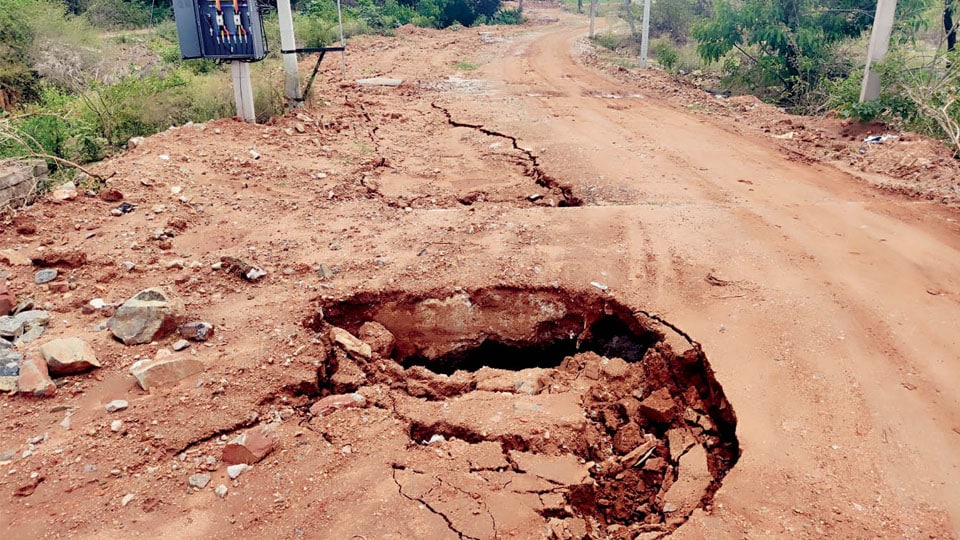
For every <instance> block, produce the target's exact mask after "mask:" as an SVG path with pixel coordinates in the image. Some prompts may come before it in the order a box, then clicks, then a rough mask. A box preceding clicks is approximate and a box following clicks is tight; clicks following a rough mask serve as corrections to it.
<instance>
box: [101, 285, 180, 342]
mask: <svg viewBox="0 0 960 540" xmlns="http://www.w3.org/2000/svg"><path fill="white" fill-rule="evenodd" d="M182 311H183V302H181V301H180V300H178V299H176V298H174V297H173V296H172V295H170V294H169V293H167V292H166V291H164V290H163V289H160V288H151V289H144V290H142V291H140V292H138V293H137V294H135V295H134V296H133V298H131V299H129V300H127V301H126V302H124V303H123V305H121V306H120V308H119V309H117V312H116V314H114V316H113V317H111V318H110V320H109V321H107V328H109V329H110V331H111V332H112V333H113V335H114V336H115V337H116V338H117V339H119V340H120V341H122V342H123V343H124V344H125V345H140V344H144V343H150V342H151V341H154V340H155V339H160V338H163V337H165V336H167V335H169V334H171V333H172V332H173V331H174V330H175V329H176V328H177V325H178V323H179V320H178V319H179V317H180V313H181V312H182Z"/></svg>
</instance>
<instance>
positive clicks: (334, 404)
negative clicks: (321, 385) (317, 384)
mask: <svg viewBox="0 0 960 540" xmlns="http://www.w3.org/2000/svg"><path fill="white" fill-rule="evenodd" d="M366 405H367V400H366V398H364V397H363V396H361V395H360V394H340V395H336V396H327V397H325V398H323V399H321V400H319V401H317V402H316V403H314V404H313V405H312V406H311V407H310V414H312V415H313V416H326V415H328V414H330V413H332V412H333V411H336V410H338V409H344V408H348V407H356V408H361V407H366Z"/></svg>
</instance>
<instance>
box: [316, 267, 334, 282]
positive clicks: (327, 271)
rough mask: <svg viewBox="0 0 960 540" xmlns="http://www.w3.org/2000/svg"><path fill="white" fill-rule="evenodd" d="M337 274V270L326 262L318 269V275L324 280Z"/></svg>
mask: <svg viewBox="0 0 960 540" xmlns="http://www.w3.org/2000/svg"><path fill="white" fill-rule="evenodd" d="M336 275H337V274H336V272H334V271H333V270H332V269H331V268H330V267H329V266H327V265H325V264H321V265H320V268H319V269H318V270H317V277H318V278H320V279H322V280H328V279H333V277H334V276H336Z"/></svg>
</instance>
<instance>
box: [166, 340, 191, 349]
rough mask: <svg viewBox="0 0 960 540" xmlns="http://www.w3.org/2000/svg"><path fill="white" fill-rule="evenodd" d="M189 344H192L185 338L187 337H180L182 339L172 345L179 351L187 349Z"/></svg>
mask: <svg viewBox="0 0 960 540" xmlns="http://www.w3.org/2000/svg"><path fill="white" fill-rule="evenodd" d="M189 346H190V342H189V341H187V340H185V339H180V340H177V341H175V342H174V343H173V345H171V346H170V347H171V348H172V349H173V350H175V351H177V352H179V351H182V350H184V349H186V348H187V347H189Z"/></svg>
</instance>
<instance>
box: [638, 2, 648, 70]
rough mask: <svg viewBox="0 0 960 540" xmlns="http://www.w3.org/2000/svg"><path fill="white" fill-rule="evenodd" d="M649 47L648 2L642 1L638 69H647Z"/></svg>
mask: <svg viewBox="0 0 960 540" xmlns="http://www.w3.org/2000/svg"><path fill="white" fill-rule="evenodd" d="M649 47H650V0H643V30H642V33H641V36H640V67H642V68H646V67H647V51H648V49H649Z"/></svg>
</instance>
